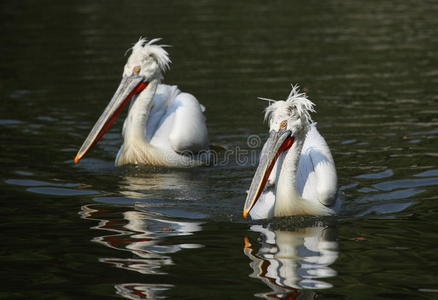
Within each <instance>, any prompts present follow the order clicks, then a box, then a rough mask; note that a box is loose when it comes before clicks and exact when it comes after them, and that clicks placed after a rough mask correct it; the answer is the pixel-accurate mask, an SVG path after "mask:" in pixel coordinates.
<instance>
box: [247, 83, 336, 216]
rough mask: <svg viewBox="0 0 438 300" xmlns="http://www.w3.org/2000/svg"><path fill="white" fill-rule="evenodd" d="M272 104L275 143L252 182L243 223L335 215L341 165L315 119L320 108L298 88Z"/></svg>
mask: <svg viewBox="0 0 438 300" xmlns="http://www.w3.org/2000/svg"><path fill="white" fill-rule="evenodd" d="M261 99H262V100H268V101H269V103H270V105H269V106H268V107H267V108H266V111H265V119H268V120H269V127H270V130H269V131H270V133H269V137H268V139H267V141H266V143H265V144H264V146H263V148H262V152H261V154H260V162H259V165H258V167H257V170H256V172H255V175H254V177H253V179H252V182H251V186H250V188H249V191H248V194H247V198H246V201H245V205H244V208H243V217H244V218H247V217H248V214H249V215H250V216H251V218H252V219H264V218H271V217H281V216H290V215H319V216H323V215H333V214H335V213H336V211H337V209H338V208H339V201H337V198H336V191H337V188H336V185H337V175H336V169H335V163H334V161H333V158H332V155H331V153H330V149H329V147H328V146H327V143H326V141H325V140H324V138H323V137H322V136H321V135H320V134H319V132H318V130H317V129H316V123H313V121H312V118H311V116H310V113H311V112H314V111H315V110H314V108H313V107H314V103H313V102H311V101H310V100H309V99H307V96H306V94H305V93H300V91H299V87H298V86H292V91H291V92H290V94H289V96H288V98H287V99H286V100H285V101H274V100H270V99H264V98H261Z"/></svg>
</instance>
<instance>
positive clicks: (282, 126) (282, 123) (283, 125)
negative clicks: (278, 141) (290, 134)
mask: <svg viewBox="0 0 438 300" xmlns="http://www.w3.org/2000/svg"><path fill="white" fill-rule="evenodd" d="M286 126H287V121H286V120H283V121H281V123H280V129H285V128H286Z"/></svg>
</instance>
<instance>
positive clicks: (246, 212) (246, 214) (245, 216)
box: [243, 210, 248, 219]
mask: <svg viewBox="0 0 438 300" xmlns="http://www.w3.org/2000/svg"><path fill="white" fill-rule="evenodd" d="M243 218H244V219H246V218H248V211H246V210H244V211H243Z"/></svg>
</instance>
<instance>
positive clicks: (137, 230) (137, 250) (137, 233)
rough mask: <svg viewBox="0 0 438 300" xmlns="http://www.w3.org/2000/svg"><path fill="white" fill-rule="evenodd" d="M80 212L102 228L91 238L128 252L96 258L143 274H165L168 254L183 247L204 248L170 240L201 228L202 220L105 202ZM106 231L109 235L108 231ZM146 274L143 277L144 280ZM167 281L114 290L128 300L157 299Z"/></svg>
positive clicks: (166, 287) (170, 258)
mask: <svg viewBox="0 0 438 300" xmlns="http://www.w3.org/2000/svg"><path fill="white" fill-rule="evenodd" d="M81 215H82V217H83V218H85V219H89V220H95V221H98V225H97V226H94V227H92V229H95V230H102V231H104V234H103V235H99V236H97V237H95V238H93V239H92V241H93V242H97V243H99V244H102V245H104V246H106V247H109V248H112V249H115V250H119V251H123V252H130V253H131V254H132V255H128V257H127V256H126V255H124V254H122V255H117V252H116V253H115V255H114V256H113V257H102V258H99V261H100V262H103V263H107V264H111V265H113V266H115V267H117V268H121V269H125V270H129V271H134V272H137V273H140V274H144V275H158V274H166V272H165V271H164V270H163V268H165V267H166V266H168V265H173V264H174V262H173V260H172V256H171V254H173V253H175V252H178V251H181V250H183V249H194V248H200V247H203V245H200V244H191V243H179V244H178V243H172V237H177V236H184V235H192V234H193V233H195V232H198V231H201V230H202V227H201V226H202V223H201V222H196V221H190V220H184V221H179V220H175V219H169V218H167V217H166V216H163V215H160V214H158V213H153V212H148V211H139V210H135V209H128V210H126V208H120V207H119V208H117V207H112V206H105V205H99V204H96V205H85V206H83V207H82V210H81ZM108 233H109V234H108ZM146 278H148V277H145V279H146ZM171 287H172V285H170V284H163V283H160V284H149V283H138V282H135V283H119V284H115V288H116V291H117V293H118V294H119V295H122V296H123V297H125V298H128V299H156V298H159V297H156V295H157V294H158V293H160V292H162V291H165V290H168V289H169V288H171Z"/></svg>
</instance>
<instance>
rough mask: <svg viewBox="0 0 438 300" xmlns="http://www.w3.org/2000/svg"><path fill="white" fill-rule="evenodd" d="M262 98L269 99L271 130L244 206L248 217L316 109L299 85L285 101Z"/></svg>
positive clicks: (302, 138)
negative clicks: (272, 173) (276, 164)
mask: <svg viewBox="0 0 438 300" xmlns="http://www.w3.org/2000/svg"><path fill="white" fill-rule="evenodd" d="M261 99H262V100H267V101H269V102H270V105H269V106H268V107H267V108H266V111H265V119H268V120H269V129H270V130H269V131H270V133H269V137H268V139H267V141H266V142H265V144H264V146H263V149H262V152H261V154H260V162H259V165H258V167H257V171H256V173H255V175H254V177H253V180H252V183H251V186H250V188H249V192H248V196H247V198H246V202H245V206H244V209H243V216H244V217H245V218H246V217H247V216H248V214H249V211H250V210H251V209H252V207H253V206H254V205H255V203H256V201H257V200H258V198H259V197H260V195H261V194H262V192H263V190H264V188H265V185H266V182H267V181H268V179H269V175H270V174H271V171H272V168H273V167H274V165H275V162H276V161H277V159H278V157H279V156H280V155H281V154H282V153H283V152H286V151H288V150H289V149H290V148H291V147H292V145H293V144H294V143H295V142H296V141H297V140H301V141H303V140H304V138H305V136H306V134H307V131H308V130H309V127H310V124H311V123H312V118H311V117H310V113H311V112H314V109H313V107H314V104H313V102H311V101H310V100H309V99H307V96H306V94H305V93H300V91H299V88H298V86H292V91H291V92H290V94H289V96H288V98H287V99H286V100H284V101H283V100H280V101H274V100H270V99H264V98H261Z"/></svg>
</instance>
